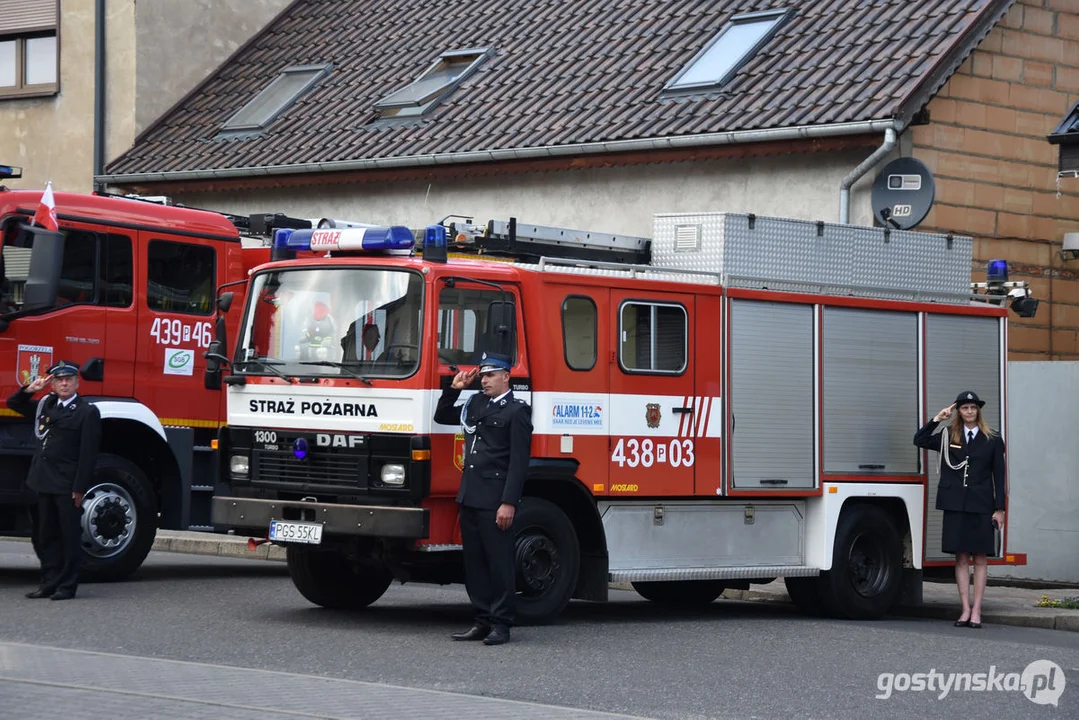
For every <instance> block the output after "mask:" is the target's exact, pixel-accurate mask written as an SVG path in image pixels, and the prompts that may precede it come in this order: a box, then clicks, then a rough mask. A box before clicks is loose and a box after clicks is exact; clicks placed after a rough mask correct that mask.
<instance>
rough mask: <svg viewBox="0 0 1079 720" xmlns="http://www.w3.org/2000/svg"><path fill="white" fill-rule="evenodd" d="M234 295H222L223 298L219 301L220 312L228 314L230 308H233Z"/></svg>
mask: <svg viewBox="0 0 1079 720" xmlns="http://www.w3.org/2000/svg"><path fill="white" fill-rule="evenodd" d="M232 297H233V293H231V292H226V293H221V297H219V298H218V299H217V309H218V311H219V312H223V313H227V312H228V311H229V308H230V307H232Z"/></svg>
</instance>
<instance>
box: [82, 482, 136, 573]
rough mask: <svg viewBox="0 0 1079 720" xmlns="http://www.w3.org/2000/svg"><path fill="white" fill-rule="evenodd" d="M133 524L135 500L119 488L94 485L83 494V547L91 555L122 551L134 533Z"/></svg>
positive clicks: (105, 555) (109, 484)
mask: <svg viewBox="0 0 1079 720" xmlns="http://www.w3.org/2000/svg"><path fill="white" fill-rule="evenodd" d="M135 523H136V516H135V503H134V502H133V501H132V499H131V496H130V495H129V494H128V493H127V491H126V490H124V489H123V488H122V487H120V486H118V485H113V484H111V483H105V484H102V485H95V486H94V487H92V488H90V490H89V491H87V493H86V495H85V496H84V497H83V502H82V546H83V548H84V549H85V550H86V552H87V553H89V554H90V555H93V556H96V557H110V556H112V555H116V554H118V553H120V552H123V551H124V549H126V548H127V546H128V544H129V543H130V542H131V539H132V538H133V537H134V535H135Z"/></svg>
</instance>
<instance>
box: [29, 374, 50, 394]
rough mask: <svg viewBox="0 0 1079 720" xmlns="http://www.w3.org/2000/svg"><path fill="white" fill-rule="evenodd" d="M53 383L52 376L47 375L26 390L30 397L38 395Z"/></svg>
mask: <svg viewBox="0 0 1079 720" xmlns="http://www.w3.org/2000/svg"><path fill="white" fill-rule="evenodd" d="M51 382H52V375H46V376H45V377H39V378H38V379H37V380H35V381H34V382H32V383H30V384H29V385H27V386H26V387H25V388H24V389H25V390H26V392H27V393H29V394H30V395H37V394H38V393H39V392H40V391H41V390H44V389H45V388H46V387H47V386H48V384H49V383H51Z"/></svg>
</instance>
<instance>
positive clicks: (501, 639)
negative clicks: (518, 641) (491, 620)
mask: <svg viewBox="0 0 1079 720" xmlns="http://www.w3.org/2000/svg"><path fill="white" fill-rule="evenodd" d="M509 641H510V629H509V628H497V627H496V628H495V629H494V630H492V631H491V634H490V635H488V636H487V637H485V638H484V639H483V644H484V645H504V644H506V643H508V642H509Z"/></svg>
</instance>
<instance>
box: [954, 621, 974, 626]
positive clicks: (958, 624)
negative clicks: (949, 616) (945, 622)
mask: <svg viewBox="0 0 1079 720" xmlns="http://www.w3.org/2000/svg"><path fill="white" fill-rule="evenodd" d="M955 626H956V627H970V620H956V621H955Z"/></svg>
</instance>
